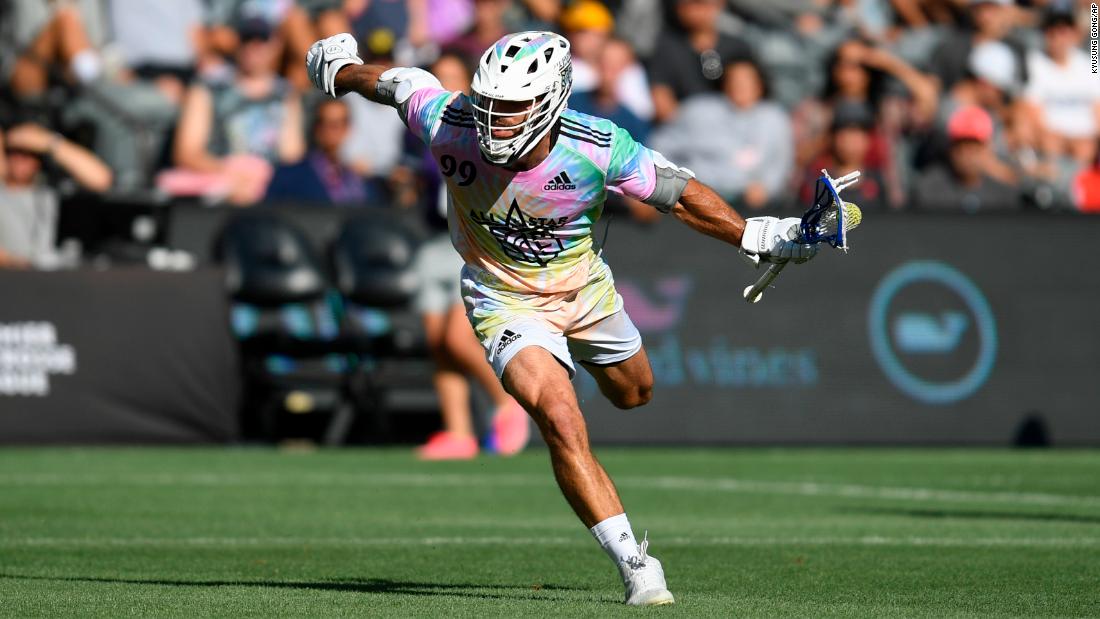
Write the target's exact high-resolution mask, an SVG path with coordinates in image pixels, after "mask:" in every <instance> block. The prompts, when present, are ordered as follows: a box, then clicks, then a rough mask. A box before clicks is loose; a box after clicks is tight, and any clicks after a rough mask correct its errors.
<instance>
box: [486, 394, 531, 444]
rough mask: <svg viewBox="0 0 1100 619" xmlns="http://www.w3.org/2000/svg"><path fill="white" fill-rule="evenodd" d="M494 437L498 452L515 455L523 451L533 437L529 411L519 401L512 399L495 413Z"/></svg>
mask: <svg viewBox="0 0 1100 619" xmlns="http://www.w3.org/2000/svg"><path fill="white" fill-rule="evenodd" d="M493 438H494V441H493V442H494V444H495V446H496V450H497V453H499V454H500V455H502V456H514V455H516V454H518V453H519V452H521V451H523V448H524V447H526V446H527V441H528V440H530V439H531V426H530V425H529V422H528V418H527V411H525V410H523V407H522V406H520V405H519V402H516V401H515V400H511V401H510V402H509V403H508V404H505V405H503V406H501V407H499V408H497V410H496V413H495V414H494V415H493Z"/></svg>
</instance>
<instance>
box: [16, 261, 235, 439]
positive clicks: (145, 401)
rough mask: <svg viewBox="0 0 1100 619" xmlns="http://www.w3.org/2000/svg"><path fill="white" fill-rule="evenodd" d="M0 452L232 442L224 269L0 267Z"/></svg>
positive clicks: (231, 356)
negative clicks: (2, 448) (23, 447)
mask: <svg viewBox="0 0 1100 619" xmlns="http://www.w3.org/2000/svg"><path fill="white" fill-rule="evenodd" d="M0 291H2V292H0V444H30V443H36V444H43V443H59V444H73V443H210V442H228V441H233V440H235V439H236V437H237V434H238V422H237V402H238V397H239V393H238V392H239V389H240V386H239V385H240V378H239V369H238V364H237V349H236V344H235V342H234V340H233V338H232V336H231V334H230V331H229V324H228V316H229V313H228V308H227V305H226V299H225V293H224V282H223V275H222V273H221V271H217V270H213V269H201V270H198V271H195V272H191V273H159V272H154V271H150V270H148V269H143V268H119V269H113V270H109V271H102V272H97V271H91V270H81V271H71V272H58V273H42V272H9V271H0Z"/></svg>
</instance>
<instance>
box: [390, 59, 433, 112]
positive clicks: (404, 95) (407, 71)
mask: <svg viewBox="0 0 1100 619" xmlns="http://www.w3.org/2000/svg"><path fill="white" fill-rule="evenodd" d="M421 88H439V89H440V90H442V89H443V85H442V84H440V83H439V80H438V79H436V77H435V76H434V75H432V74H431V73H428V72H427V71H425V70H424V69H418V68H416V67H394V68H392V69H389V70H388V71H386V72H385V73H383V74H382V75H379V76H378V83H377V84H376V85H375V87H374V92H375V95H376V96H377V97H378V99H379V101H381V102H382V103H385V104H386V105H392V106H393V107H395V108H397V110H398V111H399V112H401V117H402V118H404V117H405V102H406V101H408V100H409V97H411V96H412V94H413V93H414V92H416V91H418V90H420V89H421Z"/></svg>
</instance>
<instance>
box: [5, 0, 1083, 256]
mask: <svg viewBox="0 0 1100 619" xmlns="http://www.w3.org/2000/svg"><path fill="white" fill-rule="evenodd" d="M0 7H3V8H2V9H0V11H3V14H2V15H0V79H2V88H0V128H2V134H0V135H2V138H0V139H2V140H3V145H4V148H3V150H2V152H3V156H0V177H2V178H3V185H2V186H0V266H17V267H18V266H25V265H27V264H35V263H40V262H44V261H46V260H45V259H41V260H39V259H38V258H36V256H39V255H46V254H49V253H50V252H49V251H47V250H46V249H45V248H46V247H48V246H50V245H52V242H53V237H52V236H51V232H50V229H51V227H52V226H53V225H55V224H54V220H55V219H56V211H57V206H56V205H57V201H58V199H59V195H63V194H66V193H73V192H76V191H84V192H98V193H104V192H106V193H109V194H111V195H128V194H129V195H133V194H142V195H160V196H169V197H172V198H191V199H198V200H200V201H202V202H204V203H211V204H213V203H228V204H234V205H241V206H245V205H253V204H259V203H273V202H279V201H288V200H293V201H299V202H308V203H334V204H340V205H345V206H363V205H396V206H397V207H405V208H422V209H424V211H425V213H427V214H428V216H429V219H430V220H432V221H433V222H434V223H433V225H435V226H442V225H445V223H443V222H442V221H441V220H440V219H439V217H438V214H439V207H440V204H441V192H440V181H439V175H438V171H437V169H436V163H435V162H434V161H432V160H431V159H430V158H425V157H424V151H423V148H422V147H421V146H420V145H419V144H418V143H416V141H415V140H414V139H411V136H409V135H408V133H407V131H406V130H405V128H404V126H403V125H402V123H401V121H400V119H399V118H398V116H397V114H396V112H395V111H394V110H392V109H390V108H388V107H384V106H380V105H377V104H374V103H371V102H369V101H366V100H364V99H362V98H360V97H345V98H343V99H340V100H338V101H332V100H327V99H325V98H324V97H323V96H322V95H321V94H320V93H318V92H317V91H315V90H313V89H312V88H311V87H310V86H309V80H308V78H307V76H306V74H305V67H304V62H303V59H304V57H305V52H306V50H307V48H308V46H309V45H310V44H311V43H312V42H313V41H314V40H316V39H318V38H321V37H325V36H329V35H332V34H335V33H338V32H345V31H346V32H351V33H353V34H354V35H355V36H356V38H357V40H358V41H359V46H360V54H361V56H363V58H364V60H366V61H367V62H373V63H382V64H391V65H404V66H409V65H416V66H423V67H427V68H429V69H430V70H431V71H433V72H434V73H435V74H436V75H437V76H438V77H439V78H440V79H441V80H442V82H443V84H444V85H445V86H446V87H447V88H450V89H455V90H460V89H468V87H469V82H470V79H471V67H472V66H474V64H475V63H476V60H477V58H478V56H479V55H480V54H481V53H482V52H483V50H484V49H485V48H486V47H488V46H489V45H490V44H491V43H493V42H494V41H496V40H497V39H498V38H499V37H500V36H502V35H504V34H505V33H508V32H512V31H518V30H528V29H548V30H554V31H558V32H561V33H563V34H565V35H566V36H567V37H568V38H569V40H570V41H571V43H572V51H573V55H574V61H573V62H574V77H573V79H574V81H573V95H572V98H571V102H570V105H571V107H573V108H574V109H576V110H579V111H582V112H587V113H591V114H594V115H599V116H603V117H607V118H610V119H612V120H613V121H615V122H616V123H618V124H619V125H620V126H622V127H624V128H626V129H628V130H629V131H630V132H631V133H632V134H633V135H635V136H636V137H637V138H638V139H639V140H640V141H643V142H645V143H647V144H648V145H650V146H652V147H653V148H655V149H656V150H658V151H660V152H662V153H663V154H664V155H666V156H667V157H668V158H669V159H670V160H672V161H675V162H677V163H679V164H681V165H685V166H687V167H689V168H691V169H693V170H694V171H695V172H696V174H697V175H698V177H699V178H700V179H701V180H703V181H704V182H706V183H708V184H710V185H712V186H713V187H715V188H716V189H717V190H718V191H720V192H721V193H722V194H723V196H724V197H725V198H727V199H728V200H729V201H730V202H731V203H732V204H734V205H735V206H737V207H738V208H742V209H745V210H746V211H755V210H759V209H787V210H791V211H793V210H795V209H798V208H801V207H800V205H803V204H805V202H806V200H807V198H808V196H809V195H810V194H811V193H812V191H813V185H814V180H815V179H816V177H817V175H818V171H819V170H820V169H822V168H828V169H829V170H830V172H831V173H832V174H833V175H834V176H835V175H840V174H843V173H846V172H848V171H851V170H855V169H861V170H863V172H864V180H863V181H862V182H861V183H860V184H858V185H857V186H855V187H854V188H853V189H851V190H849V191H850V193H849V194H848V195H850V196H851V199H852V200H853V201H855V202H857V203H858V204H860V205H861V207H862V208H863V209H864V210H865V211H869V212H875V211H885V210H900V209H927V210H937V211H960V212H984V211H993V210H1018V209H1024V208H1037V209H1046V210H1078V211H1098V210H1100V166H1098V164H1097V160H1098V148H1097V144H1098V138H1100V75H1097V74H1096V72H1095V61H1090V56H1089V44H1088V41H1089V23H1090V17H1091V16H1090V6H1089V4H1088V3H1084V2H1076V3H1075V2H1063V1H1061V0H607V2H602V1H600V0H298V1H297V2H293V1H291V0H164V1H158V2H148V1H147V0H57V1H52V0H9V1H8V2H6V3H0ZM617 208H623V209H628V210H629V211H630V212H632V213H633V214H634V215H635V216H636V217H638V218H639V219H643V220H644V219H649V218H652V217H654V213H653V211H652V210H651V209H646V208H644V207H640V206H639V205H635V204H620V205H618V206H617ZM54 261H55V262H56V258H55V259H54Z"/></svg>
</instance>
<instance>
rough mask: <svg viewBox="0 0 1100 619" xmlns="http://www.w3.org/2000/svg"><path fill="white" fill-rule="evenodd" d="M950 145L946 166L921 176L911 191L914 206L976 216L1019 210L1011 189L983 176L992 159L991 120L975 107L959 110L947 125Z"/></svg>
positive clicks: (931, 169) (1014, 192)
mask: <svg viewBox="0 0 1100 619" xmlns="http://www.w3.org/2000/svg"><path fill="white" fill-rule="evenodd" d="M947 136H948V139H950V141H951V147H950V151H949V152H948V158H947V165H937V166H934V167H932V168H930V169H928V170H926V171H925V172H924V173H923V174H921V176H920V178H919V179H918V180H917V183H916V186H915V187H914V188H913V194H914V195H913V203H914V206H915V207H917V208H919V209H923V210H935V211H962V212H966V213H978V212H985V211H998V210H1011V209H1016V208H1018V207H1019V198H1018V195H1017V193H1016V191H1015V189H1013V188H1012V187H1010V186H1008V185H1006V184H1004V183H1002V182H1000V181H998V180H996V179H995V178H993V177H991V176H989V174H987V173H986V170H987V169H988V163H987V160H988V159H989V158H990V157H993V156H994V155H993V149H992V148H990V144H989V142H990V139H991V138H992V137H993V120H992V119H991V118H990V117H989V113H988V112H986V111H985V110H983V109H982V108H980V107H978V106H976V105H969V106H965V107H961V108H959V109H958V110H956V111H955V113H954V114H952V115H951V119H950V120H949V121H948V123H947Z"/></svg>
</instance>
